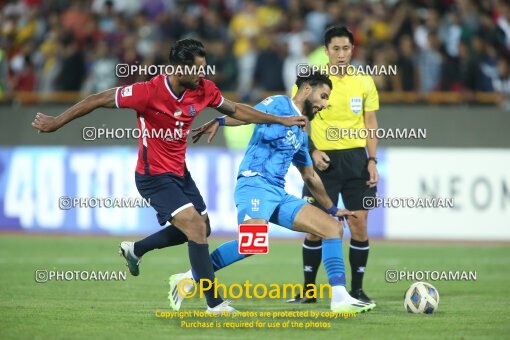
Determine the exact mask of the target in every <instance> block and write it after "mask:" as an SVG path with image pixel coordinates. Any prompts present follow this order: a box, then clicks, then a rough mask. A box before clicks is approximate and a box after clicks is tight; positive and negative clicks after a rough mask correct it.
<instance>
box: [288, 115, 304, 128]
mask: <svg viewBox="0 0 510 340" xmlns="http://www.w3.org/2000/svg"><path fill="white" fill-rule="evenodd" d="M307 122H308V120H307V119H306V117H305V116H290V117H283V119H282V124H283V125H285V126H294V125H297V126H306V123H307Z"/></svg>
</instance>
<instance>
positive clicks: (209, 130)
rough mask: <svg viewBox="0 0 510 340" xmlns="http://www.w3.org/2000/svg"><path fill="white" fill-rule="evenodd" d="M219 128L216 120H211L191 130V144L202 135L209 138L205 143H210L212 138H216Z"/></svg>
mask: <svg viewBox="0 0 510 340" xmlns="http://www.w3.org/2000/svg"><path fill="white" fill-rule="evenodd" d="M219 127H220V123H219V122H218V121H217V120H216V119H213V120H211V121H210V122H208V123H205V124H204V125H202V126H200V127H198V128H196V129H193V130H191V132H194V133H195V134H194V135H193V136H191V140H192V141H193V143H196V142H198V141H199V140H200V138H201V137H202V136H203V135H209V137H207V143H211V141H212V140H213V138H214V136H216V133H217V132H218V128H219Z"/></svg>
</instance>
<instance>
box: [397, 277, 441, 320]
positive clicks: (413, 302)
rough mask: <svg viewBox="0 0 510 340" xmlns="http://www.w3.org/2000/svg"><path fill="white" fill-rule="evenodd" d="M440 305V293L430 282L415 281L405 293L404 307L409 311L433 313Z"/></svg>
mask: <svg viewBox="0 0 510 340" xmlns="http://www.w3.org/2000/svg"><path fill="white" fill-rule="evenodd" d="M438 306H439V293H438V292H437V289H436V288H434V286H432V285H431V284H430V283H427V282H415V283H413V284H412V285H411V287H409V288H408V289H407V290H406V292H405V294H404V308H405V309H406V310H407V311H408V312H409V313H419V314H432V313H433V312H434V311H435V310H437V307H438Z"/></svg>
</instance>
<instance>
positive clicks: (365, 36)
mask: <svg viewBox="0 0 510 340" xmlns="http://www.w3.org/2000/svg"><path fill="white" fill-rule="evenodd" d="M333 24H340V25H346V26H348V27H349V28H350V29H351V30H352V31H353V32H354V36H355V45H356V47H355V50H354V56H353V60H352V63H353V64H363V65H365V64H368V65H397V68H398V75H397V76H377V77H374V79H375V81H376V85H377V87H378V89H379V91H415V92H418V93H429V92H434V91H453V92H463V91H471V92H492V91H495V92H500V93H503V94H506V95H507V96H508V95H510V68H509V60H510V2H509V1H507V0H480V1H478V0H414V1H412V0H408V1H397V0H387V1H378V0H366V1H362V0H358V1H356V0H338V1H327V0H258V1H249V0H248V1H241V0H199V1H179V0H84V1H70V0H47V1H42V0H12V1H9V0H8V1H5V0H3V1H2V0H0V96H1V95H2V94H4V95H5V94H8V93H15V92H17V91H39V92H42V93H48V92H55V91H80V92H81V93H82V94H88V93H94V92H98V91H101V90H103V89H106V88H110V87H113V86H116V85H119V84H125V83H132V82H135V81H139V80H144V79H147V78H150V76H143V75H133V76H130V77H126V78H118V77H117V76H116V74H115V66H116V65H117V64H118V63H127V64H140V65H151V64H156V65H164V64H166V63H167V55H168V52H169V49H170V46H171V45H172V44H173V42H174V41H176V40H178V39H182V38H188V37H190V38H197V39H200V40H202V41H203V42H204V44H205V45H206V48H207V53H208V58H207V61H208V63H209V64H211V65H215V69H216V74H215V75H214V76H211V77H210V78H212V80H214V81H215V82H216V83H217V84H218V86H219V88H220V89H221V90H223V91H235V92H237V93H239V94H240V95H241V96H242V97H243V98H245V99H247V100H249V98H250V95H252V94H253V93H256V92H257V91H288V90H289V88H290V87H291V86H292V84H293V82H294V80H295V76H296V65H297V64H299V63H306V62H309V63H318V64H320V63H324V62H325V61H327V59H325V55H324V52H323V40H322V35H323V32H324V30H325V28H327V27H328V26H329V25H333Z"/></svg>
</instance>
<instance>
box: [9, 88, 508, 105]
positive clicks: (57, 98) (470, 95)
mask: <svg viewBox="0 0 510 340" xmlns="http://www.w3.org/2000/svg"><path fill="white" fill-rule="evenodd" d="M275 94H281V92H261V93H260V94H259V97H260V98H261V99H262V98H266V97H268V96H271V95H275ZM223 95H224V96H225V97H227V98H229V99H231V100H234V101H241V100H242V99H241V97H240V95H239V94H238V93H236V92H223ZM83 98H84V96H83V94H82V93H80V92H51V93H41V92H15V93H11V94H8V95H3V96H0V103H3V104H9V103H15V104H18V105H34V104H44V103H52V104H72V103H76V102H77V101H79V100H81V99H83ZM379 98H380V102H381V104H435V105H438V104H446V105H454V104H465V103H472V104H485V105H491V104H492V105H495V104H497V103H499V102H500V100H501V94H500V93H497V92H430V93H427V94H424V93H418V92H393V91H391V92H379Z"/></svg>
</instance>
